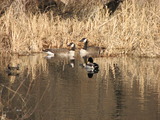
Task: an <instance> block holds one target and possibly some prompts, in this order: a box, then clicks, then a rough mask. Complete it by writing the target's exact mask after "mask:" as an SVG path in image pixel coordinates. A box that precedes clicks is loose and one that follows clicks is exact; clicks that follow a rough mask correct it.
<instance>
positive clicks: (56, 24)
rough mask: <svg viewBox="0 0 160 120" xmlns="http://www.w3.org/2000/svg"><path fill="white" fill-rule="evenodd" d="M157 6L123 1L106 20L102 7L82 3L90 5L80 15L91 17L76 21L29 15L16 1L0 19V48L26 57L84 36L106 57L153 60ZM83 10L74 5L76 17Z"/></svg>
mask: <svg viewBox="0 0 160 120" xmlns="http://www.w3.org/2000/svg"><path fill="white" fill-rule="evenodd" d="M157 3H158V2H154V3H153V2H143V4H140V3H137V2H134V1H128V0H126V1H125V2H123V4H122V5H121V8H122V9H121V11H120V12H119V13H118V12H117V13H115V15H113V16H111V17H108V15H103V14H104V13H103V12H102V11H103V10H102V8H103V7H102V4H99V3H97V5H96V4H95V2H90V3H89V4H87V3H85V2H84V6H85V5H86V6H87V5H89V6H90V9H92V10H89V9H86V11H81V16H85V15H86V14H87V13H90V14H89V15H87V16H86V19H85V20H83V19H82V20H80V21H79V20H78V18H77V17H74V18H73V17H72V18H69V19H62V18H61V17H59V16H57V17H55V16H53V13H52V12H49V13H37V14H32V13H31V12H29V11H28V12H27V14H26V12H25V5H24V3H23V2H20V1H15V2H13V3H12V4H11V6H10V7H9V8H8V10H7V11H6V12H5V14H4V15H3V16H2V17H1V18H0V23H1V25H0V30H1V31H3V33H2V34H1V39H0V42H1V46H0V48H2V50H3V51H4V50H5V51H6V50H7V51H9V52H16V53H19V54H26V53H30V52H40V51H41V50H42V49H43V48H52V47H66V43H68V42H70V41H74V42H75V43H77V42H78V40H79V39H81V38H82V37H87V38H88V39H89V40H90V45H96V46H102V47H105V48H107V50H106V52H105V54H107V55H111V54H134V55H142V56H151V57H154V56H157V55H159V53H160V49H159V37H158V36H159V35H160V34H159V33H160V29H159V26H160V19H159V16H160V12H159V6H157V5H158V4H157ZM156 4H157V5H156ZM72 5H73V4H71V6H72ZM71 6H70V7H71ZM95 6H97V7H95ZM72 7H73V6H72ZM82 8H83V7H82V6H78V5H77V4H76V8H74V9H75V10H74V11H75V14H76V10H77V11H78V10H79V11H80V9H82ZM93 8H96V9H93ZM66 9H67V8H66ZM91 11H92V12H91ZM77 13H78V12H77ZM92 14H93V15H92Z"/></svg>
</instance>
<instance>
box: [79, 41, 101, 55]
mask: <svg viewBox="0 0 160 120" xmlns="http://www.w3.org/2000/svg"><path fill="white" fill-rule="evenodd" d="M79 42H83V43H84V46H83V48H82V49H81V50H80V56H81V57H83V56H86V55H88V54H93V55H99V54H100V51H101V48H100V47H94V46H91V47H88V39H87V38H82V39H81V40H80V41H79Z"/></svg>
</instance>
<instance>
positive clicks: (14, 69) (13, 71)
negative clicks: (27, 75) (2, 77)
mask: <svg viewBox="0 0 160 120" xmlns="http://www.w3.org/2000/svg"><path fill="white" fill-rule="evenodd" d="M19 70H20V64H17V66H11V65H10V64H8V66H7V69H6V72H7V74H8V76H18V75H19Z"/></svg>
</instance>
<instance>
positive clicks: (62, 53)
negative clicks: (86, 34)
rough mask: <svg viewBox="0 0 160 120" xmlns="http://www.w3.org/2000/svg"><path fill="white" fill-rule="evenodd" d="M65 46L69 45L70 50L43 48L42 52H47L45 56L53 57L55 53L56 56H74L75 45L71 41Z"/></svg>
mask: <svg viewBox="0 0 160 120" xmlns="http://www.w3.org/2000/svg"><path fill="white" fill-rule="evenodd" d="M67 46H69V47H70V50H68V49H65V48H63V49H56V48H55V49H45V50H43V52H45V53H47V55H48V56H47V57H49V58H50V57H54V56H55V55H57V56H61V57H67V56H70V57H74V55H75V49H76V46H75V44H74V43H73V42H71V43H69V44H68V45H67Z"/></svg>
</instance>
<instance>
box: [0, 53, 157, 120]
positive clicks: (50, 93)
mask: <svg viewBox="0 0 160 120" xmlns="http://www.w3.org/2000/svg"><path fill="white" fill-rule="evenodd" d="M4 58H5V59H4ZM93 59H94V62H95V63H97V64H98V65H99V68H100V70H99V71H98V73H97V74H94V75H93V76H92V78H88V73H87V71H86V70H85V69H84V68H82V67H81V66H80V64H83V63H85V59H84V58H81V57H79V56H75V58H74V59H69V58H60V57H53V58H51V59H45V56H43V55H33V56H9V57H3V58H1V59H0V115H1V116H0V118H1V119H2V118H3V119H13V120H16V119H17V120H18V119H22V120H23V119H25V120H46V119H47V120H53V119H55V120H70V119H73V120H90V119H91V120H97V119H99V120H124V119H127V120H128V119H136V120H142V119H145V120H150V119H154V120H158V118H159V117H160V112H159V111H160V109H159V108H160V99H159V96H160V89H159V88H160V87H159V86H160V83H159V78H160V71H159V67H160V63H159V59H146V58H145V59H141V58H129V57H121V58H95V57H93ZM10 62H12V64H15V65H16V64H20V65H21V67H20V71H19V72H20V74H19V75H13V76H12V75H11V76H8V74H7V73H6V68H7V65H8V63H10Z"/></svg>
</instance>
